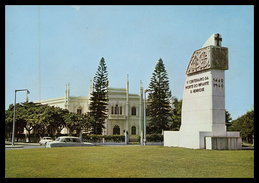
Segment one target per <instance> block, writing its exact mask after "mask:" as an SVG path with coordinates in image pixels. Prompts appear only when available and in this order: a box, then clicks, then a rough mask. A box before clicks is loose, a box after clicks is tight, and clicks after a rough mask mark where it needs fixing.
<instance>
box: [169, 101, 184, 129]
mask: <svg viewBox="0 0 259 183" xmlns="http://www.w3.org/2000/svg"><path fill="white" fill-rule="evenodd" d="M173 106H174V107H173V110H172V118H171V119H172V123H171V126H170V129H171V130H173V131H179V130H180V126H181V112H182V100H179V101H178V99H177V98H176V97H175V98H174V100H173Z"/></svg>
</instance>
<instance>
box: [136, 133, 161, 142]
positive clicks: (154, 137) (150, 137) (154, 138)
mask: <svg viewBox="0 0 259 183" xmlns="http://www.w3.org/2000/svg"><path fill="white" fill-rule="evenodd" d="M137 140H138V141H140V136H139V135H138V136H137ZM146 140H147V142H163V141H164V139H163V135H161V134H147V135H146Z"/></svg>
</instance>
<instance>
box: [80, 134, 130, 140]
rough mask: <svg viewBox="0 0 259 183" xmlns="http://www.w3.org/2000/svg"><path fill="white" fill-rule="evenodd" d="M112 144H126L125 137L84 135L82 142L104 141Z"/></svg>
mask: <svg viewBox="0 0 259 183" xmlns="http://www.w3.org/2000/svg"><path fill="white" fill-rule="evenodd" d="M103 138H104V140H105V141H110V142H124V141H125V136H124V135H83V136H82V140H83V141H84V142H102V140H103Z"/></svg>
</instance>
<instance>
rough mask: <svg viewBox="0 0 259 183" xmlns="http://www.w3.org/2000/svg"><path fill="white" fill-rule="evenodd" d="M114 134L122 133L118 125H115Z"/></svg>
mask: <svg viewBox="0 0 259 183" xmlns="http://www.w3.org/2000/svg"><path fill="white" fill-rule="evenodd" d="M113 135H120V127H119V126H118V125H115V126H114V127H113Z"/></svg>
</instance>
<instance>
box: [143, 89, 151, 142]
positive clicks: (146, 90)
mask: <svg viewBox="0 0 259 183" xmlns="http://www.w3.org/2000/svg"><path fill="white" fill-rule="evenodd" d="M148 91H150V90H148V89H146V88H145V91H144V146H145V145H146V93H147V92H148Z"/></svg>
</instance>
